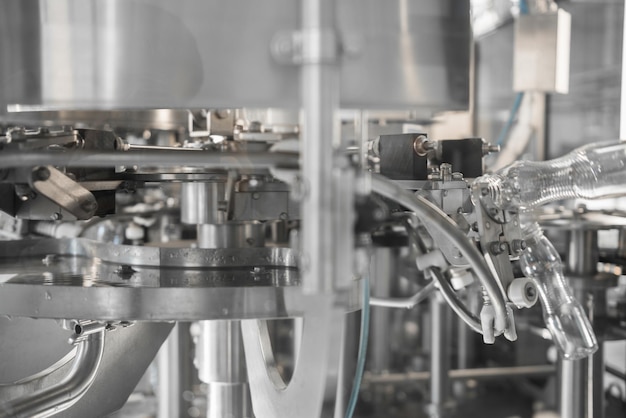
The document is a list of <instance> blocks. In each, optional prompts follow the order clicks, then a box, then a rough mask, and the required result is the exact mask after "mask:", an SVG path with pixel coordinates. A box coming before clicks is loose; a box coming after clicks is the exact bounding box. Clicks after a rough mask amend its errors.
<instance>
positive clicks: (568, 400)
mask: <svg viewBox="0 0 626 418" xmlns="http://www.w3.org/2000/svg"><path fill="white" fill-rule="evenodd" d="M567 255H568V257H567V266H568V270H569V271H568V273H569V274H571V275H572V276H574V277H570V278H569V283H570V285H573V286H572V287H573V290H574V296H575V297H576V299H578V300H579V301H580V302H581V303H582V305H583V306H584V307H585V308H586V311H587V315H588V317H589V320H590V323H591V325H593V320H594V316H595V315H596V314H597V312H596V311H597V310H599V311H602V305H603V304H604V301H602V300H599V301H596V300H595V298H594V287H595V286H596V284H595V283H594V281H593V276H594V275H595V274H596V272H597V263H598V236H597V231H595V230H580V231H576V230H575V231H572V232H571V239H570V245H569V249H568V254H567ZM604 291H605V289H602V288H601V289H600V291H599V292H596V293H598V294H603V293H604ZM596 304H598V305H600V306H596ZM603 374H604V352H603V346H602V343H601V341H599V344H598V350H597V351H596V352H595V353H594V354H593V355H591V356H590V357H587V358H584V359H580V360H566V359H562V360H561V361H560V372H559V384H560V402H559V409H560V413H561V416H564V417H571V418H602V417H604V382H603Z"/></svg>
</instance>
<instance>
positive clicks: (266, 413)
mask: <svg viewBox="0 0 626 418" xmlns="http://www.w3.org/2000/svg"><path fill="white" fill-rule="evenodd" d="M311 298H312V299H313V300H315V303H314V306H315V307H313V306H311V307H309V308H306V309H305V310H304V311H303V322H302V336H301V341H300V345H299V349H298V351H297V354H296V364H295V366H294V372H293V375H292V376H291V379H289V381H287V382H286V381H285V380H284V379H283V377H282V376H281V374H280V372H279V371H278V369H277V363H276V359H275V358H274V352H273V349H272V342H271V340H270V338H269V333H268V328H267V323H266V321H262V320H246V321H242V322H241V329H242V334H243V343H244V347H245V354H246V365H247V371H248V378H249V380H250V393H251V397H252V406H253V408H254V413H255V415H256V416H257V417H280V416H283V417H302V418H318V417H320V416H324V417H325V416H342V415H343V413H344V412H345V409H343V405H342V403H341V402H339V403H336V404H335V405H332V407H331V410H333V412H330V413H329V414H328V415H326V414H322V406H323V403H324V400H325V392H326V391H330V392H334V393H332V395H334V396H332V397H333V398H335V399H340V398H341V397H342V396H340V395H339V392H340V391H341V390H342V389H341V386H340V385H337V384H336V382H341V381H342V380H343V379H345V376H344V377H342V367H341V364H342V362H341V353H342V352H343V347H344V341H343V339H344V338H345V320H346V316H345V314H344V313H343V312H342V310H339V309H337V307H336V304H335V301H334V300H333V297H332V296H329V295H316V296H311ZM333 382H334V383H335V385H333V384H332V383H333Z"/></svg>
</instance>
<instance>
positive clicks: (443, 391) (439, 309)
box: [427, 294, 450, 418]
mask: <svg viewBox="0 0 626 418" xmlns="http://www.w3.org/2000/svg"><path fill="white" fill-rule="evenodd" d="M447 313H448V306H446V303H445V301H444V300H443V298H442V297H441V295H440V294H434V295H433V296H432V297H431V298H430V315H431V316H430V328H431V340H430V404H429V405H428V407H427V411H428V414H429V416H430V417H432V418H440V417H443V416H444V415H445V407H446V404H447V401H448V392H449V386H450V380H449V375H448V372H449V370H450V361H449V360H450V359H449V358H448V348H449V343H450V342H449V341H448V338H447V333H446V331H447V327H446V325H447V324H446V316H447Z"/></svg>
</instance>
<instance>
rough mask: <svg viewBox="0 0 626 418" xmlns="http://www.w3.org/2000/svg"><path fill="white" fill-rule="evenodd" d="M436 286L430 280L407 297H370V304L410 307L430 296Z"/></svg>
mask: <svg viewBox="0 0 626 418" xmlns="http://www.w3.org/2000/svg"><path fill="white" fill-rule="evenodd" d="M435 290H437V288H436V287H435V282H430V283H428V284H427V285H426V286H424V287H423V288H422V289H420V290H419V291H418V292H417V293H415V294H414V295H413V296H411V297H408V298H376V297H372V298H370V305H371V306H381V307H384V308H398V309H411V308H413V307H414V306H415V305H417V304H418V303H420V302H421V301H423V300H425V299H426V298H427V297H428V296H430V295H431V294H432V293H433V292H434V291H435Z"/></svg>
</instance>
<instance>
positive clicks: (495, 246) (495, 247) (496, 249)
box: [489, 241, 507, 255]
mask: <svg viewBox="0 0 626 418" xmlns="http://www.w3.org/2000/svg"><path fill="white" fill-rule="evenodd" d="M506 250H507V245H506V242H498V241H495V242H492V243H491V244H490V245H489V251H491V253H492V254H494V255H498V254H502V253H503V252H505V251H506Z"/></svg>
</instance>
